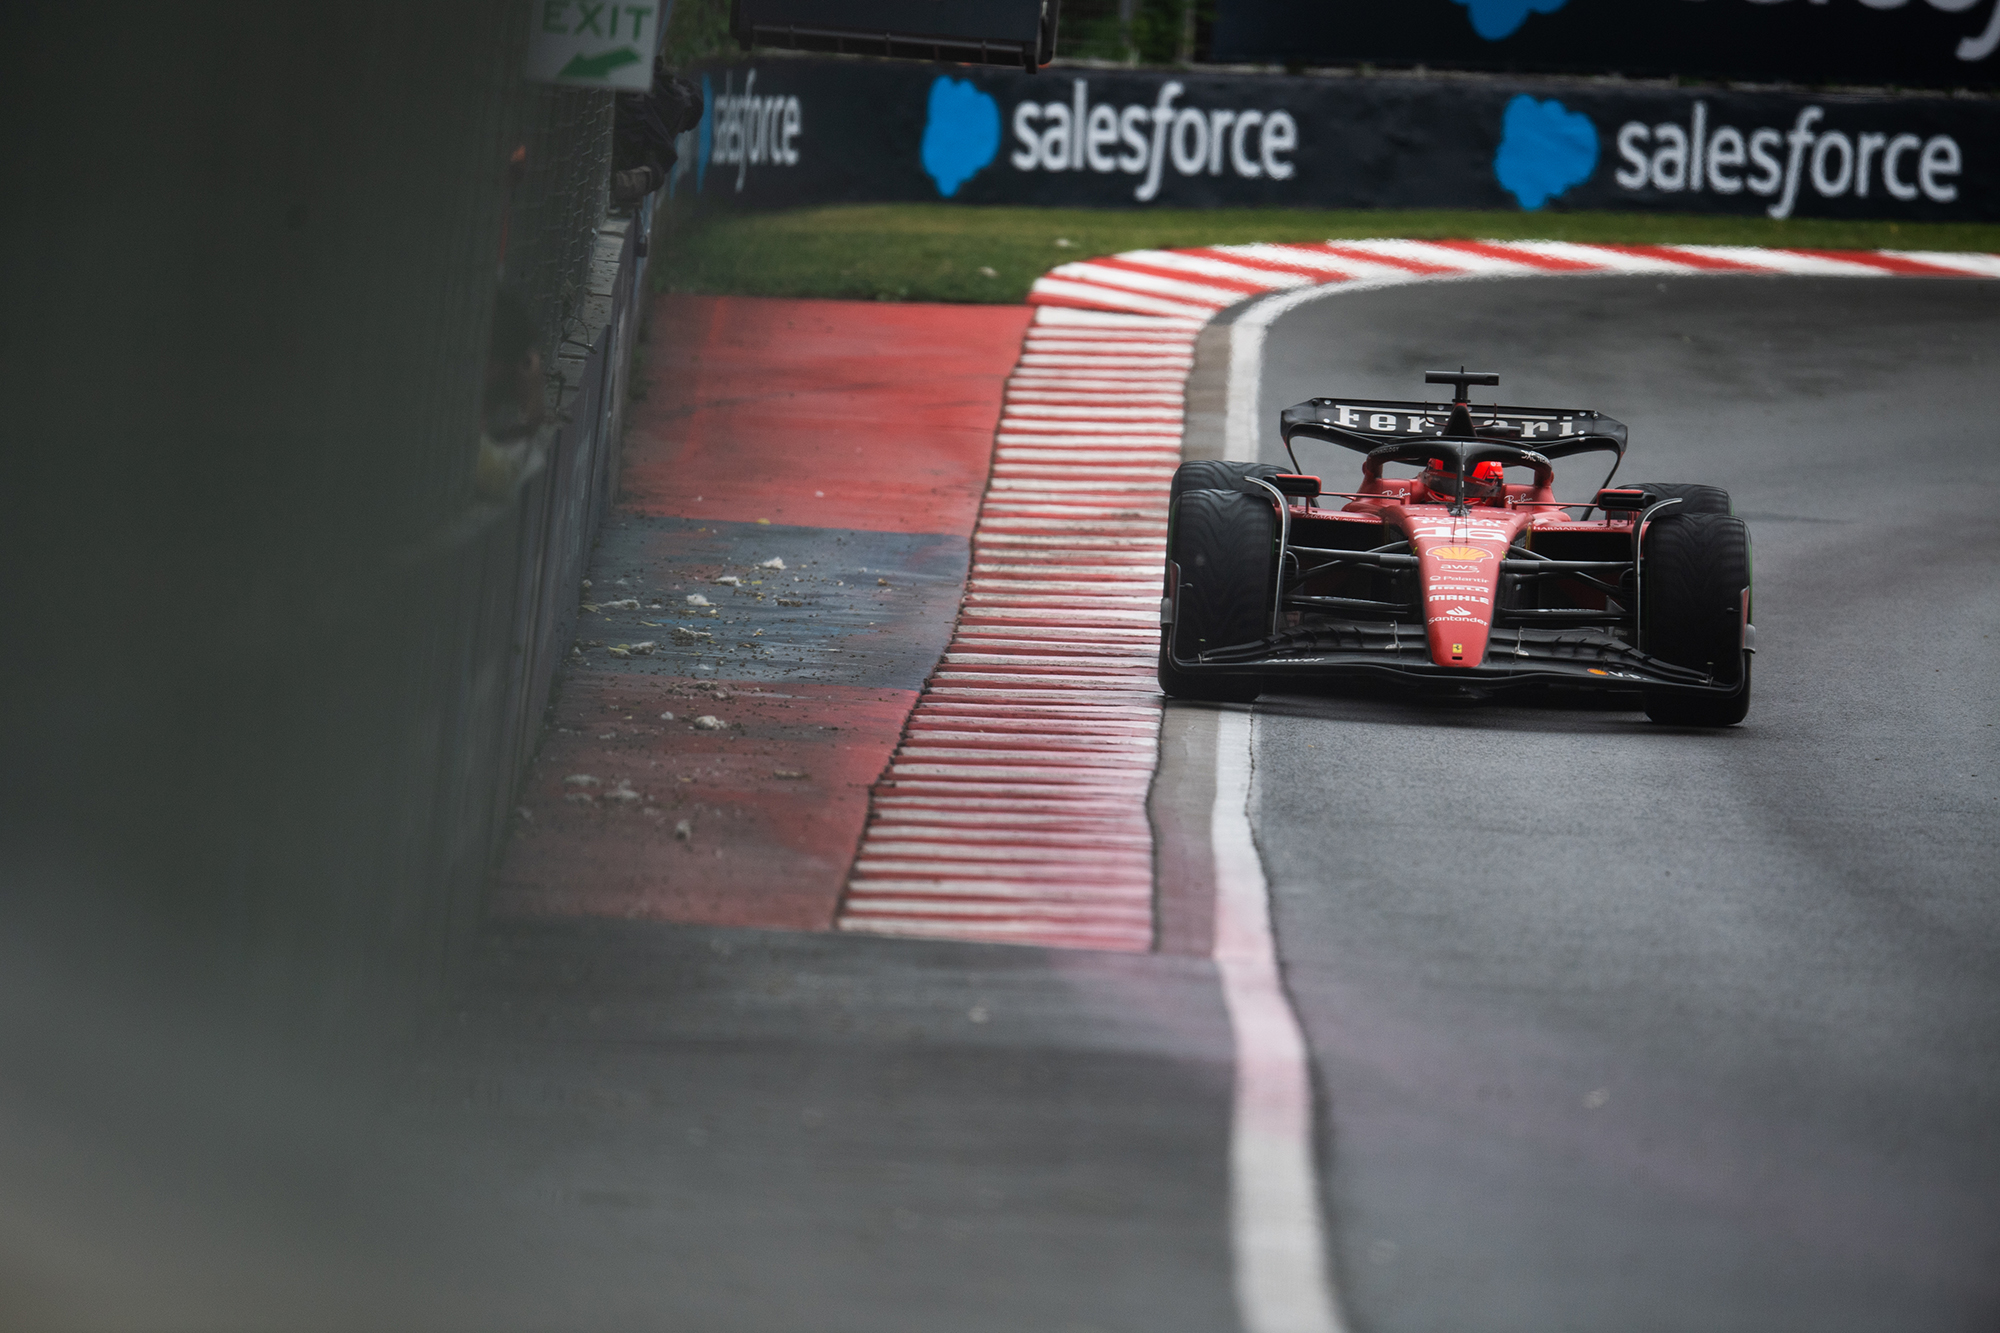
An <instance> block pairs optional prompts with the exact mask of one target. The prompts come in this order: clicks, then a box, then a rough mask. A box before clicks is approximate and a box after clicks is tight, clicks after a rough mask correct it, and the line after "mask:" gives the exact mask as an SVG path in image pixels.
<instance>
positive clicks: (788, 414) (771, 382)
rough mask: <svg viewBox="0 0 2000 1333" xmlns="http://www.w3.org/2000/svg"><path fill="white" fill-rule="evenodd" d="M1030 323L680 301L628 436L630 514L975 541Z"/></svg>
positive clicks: (992, 310)
mask: <svg viewBox="0 0 2000 1333" xmlns="http://www.w3.org/2000/svg"><path fill="white" fill-rule="evenodd" d="M1029 314H1030V312H1029V311H1028V310H1027V309H1025V308H1024V307H1020V306H973V305H964V306H956V305H897V304H885V303H882V302H877V301H778V300H764V299H759V298H754V297H734V296H666V297H662V298H661V300H660V303H659V304H658V305H657V306H656V307H655V308H654V310H653V318H652V329H653V335H652V336H653V339H654V342H653V343H652V344H650V345H649V355H648V365H647V375H648V378H649V380H650V390H649V392H648V394H647V396H646V397H645V399H643V400H642V401H640V402H638V403H635V404H634V405H633V408H632V410H631V413H630V418H629V419H630V423H631V424H630V425H629V426H628V427H627V433H626V446H625V462H624V470H623V473H622V474H621V478H620V482H621V487H622V498H623V500H624V503H626V504H628V505H631V506H632V507H633V508H634V509H636V510H638V511H640V512H643V513H647V514H655V515H676V516H679V517H683V518H699V519H715V520H720V521H729V520H736V521H741V522H753V523H754V522H756V521H757V520H758V519H768V520H769V521H770V522H772V523H790V524H796V525H799V526H803V527H823V528H862V529H866V530H870V531H875V532H946V533H958V534H961V535H962V534H964V533H968V532H970V531H971V530H972V520H973V515H974V513H975V511H976V510H977V509H978V507H979V494H980V491H981V490H982V489H983V488H984V486H985V484H986V469H987V463H988V459H989V456H990V453H991V450H992V447H993V423H994V422H995V421H997V420H998V419H999V416H1000V390H1001V384H1002V382H1003V381H1004V380H1005V378H1006V375H1007V372H1008V371H1009V370H1011V369H1012V368H1013V361H1014V357H1015V355H1016V354H1017V353H1018V352H1019V350H1020V346H1021V334H1022V332H1023V330H1025V329H1026V328H1027V325H1028V318H1029Z"/></svg>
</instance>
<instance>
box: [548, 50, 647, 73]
mask: <svg viewBox="0 0 2000 1333" xmlns="http://www.w3.org/2000/svg"><path fill="white" fill-rule="evenodd" d="M643 59H645V57H644V56H641V55H640V54H639V53H638V52H637V51H634V50H633V49H632V48H631V47H629V46H621V47H618V48H617V49H616V50H613V51H600V52H598V53H597V54H596V55H594V56H586V55H581V54H578V55H573V56H571V57H570V58H569V63H568V64H567V65H564V66H563V67H562V69H561V70H560V71H559V72H558V73H557V74H556V77H557V78H559V79H601V78H603V77H604V76H605V75H607V74H609V73H610V72H611V71H612V70H614V69H623V68H625V66H627V65H636V64H638V63H639V62H640V61H641V60H643Z"/></svg>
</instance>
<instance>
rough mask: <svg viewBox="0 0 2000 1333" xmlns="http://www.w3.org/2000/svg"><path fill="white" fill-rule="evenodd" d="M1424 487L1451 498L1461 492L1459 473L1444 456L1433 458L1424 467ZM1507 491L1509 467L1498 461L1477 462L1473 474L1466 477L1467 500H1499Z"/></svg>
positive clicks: (1441, 496)
mask: <svg viewBox="0 0 2000 1333" xmlns="http://www.w3.org/2000/svg"><path fill="white" fill-rule="evenodd" d="M1421 480H1422V481H1423V484H1424V489H1425V490H1427V491H1429V492H1430V493H1431V494H1432V495H1435V496H1438V497H1439V498H1441V499H1445V500H1449V499H1451V498H1452V497H1453V496H1455V495H1457V494H1458V493H1459V491H1458V474H1457V473H1455V472H1453V471H1452V470H1451V464H1449V463H1448V462H1446V461H1445V460H1444V459H1442V458H1433V459H1432V460H1431V462H1430V466H1429V467H1427V468H1425V469H1424V473H1423V476H1422V478H1421ZM1506 493H1507V469H1506V468H1504V467H1502V466H1501V465H1500V464H1498V463H1493V462H1486V463H1479V464H1476V465H1475V466H1474V467H1473V469H1472V474H1471V475H1470V476H1468V477H1467V478H1466V479H1465V498H1466V499H1467V500H1497V499H1499V498H1501V497H1502V496H1504V495H1506Z"/></svg>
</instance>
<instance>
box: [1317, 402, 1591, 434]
mask: <svg viewBox="0 0 2000 1333" xmlns="http://www.w3.org/2000/svg"><path fill="white" fill-rule="evenodd" d="M1320 420H1321V421H1325V422H1328V423H1330V424H1332V425H1335V426H1343V427H1345V428H1346V429H1348V430H1358V431H1363V432H1365V433H1367V434H1369V435H1398V436H1401V435H1422V434H1424V433H1426V432H1438V431H1442V430H1443V429H1444V421H1443V419H1442V418H1440V417H1436V416H1420V415H1418V414H1417V413H1415V412H1407V411H1402V410H1397V411H1394V412H1385V411H1383V410H1382V409H1381V408H1380V407H1379V406H1375V407H1355V406H1352V405H1350V404H1347V403H1334V404H1332V405H1331V406H1330V407H1328V408H1326V409H1325V411H1324V413H1323V414H1322V415H1321V417H1320ZM1480 424H1481V425H1488V426H1518V427H1520V429H1521V439H1522V440H1523V441H1528V440H1536V439H1549V440H1553V439H1557V438H1559V437H1561V436H1565V435H1580V434H1584V433H1586V432H1585V431H1582V430H1579V429H1578V427H1577V422H1576V418H1574V417H1568V416H1564V415H1562V414H1561V413H1560V412H1539V413H1519V412H1517V413H1516V414H1514V415H1513V416H1508V417H1493V418H1491V419H1488V418H1484V417H1482V418H1480ZM1510 443H1511V442H1510Z"/></svg>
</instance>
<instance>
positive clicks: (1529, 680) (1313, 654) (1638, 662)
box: [1161, 621, 1754, 695]
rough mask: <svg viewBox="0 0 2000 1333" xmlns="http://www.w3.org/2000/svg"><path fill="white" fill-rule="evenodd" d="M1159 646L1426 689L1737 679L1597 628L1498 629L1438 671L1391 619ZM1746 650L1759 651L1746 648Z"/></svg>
mask: <svg viewBox="0 0 2000 1333" xmlns="http://www.w3.org/2000/svg"><path fill="white" fill-rule="evenodd" d="M1162 631H1163V632H1162V636H1161V642H1162V643H1163V644H1164V645H1166V651H1167V652H1169V653H1173V658H1172V661H1173V665H1174V667H1175V669H1176V670H1179V671H1183V672H1187V673H1189V674H1191V675H1203V676H1207V675H1215V676H1308V677H1321V678H1325V679H1369V678H1373V679H1378V680H1395V681H1402V682H1405V683H1411V684H1427V685H1476V686H1480V687H1482V688H1487V689H1492V688H1498V687H1508V686H1520V685H1553V684H1561V685H1577V686H1584V687H1591V688H1597V689H1606V690H1636V689H1647V690H1665V691H1670V692H1673V693H1677V694H1707V695H1716V694H1733V693H1735V692H1736V691H1737V690H1738V689H1740V688H1742V687H1741V684H1740V683H1739V682H1737V681H1729V682H1719V681H1717V680H1716V679H1715V678H1714V677H1713V676H1711V675H1709V674H1708V673H1706V672H1702V671H1696V670H1693V669H1691V668H1688V667H1683V666H1676V665H1675V664H1674V663H1672V662H1663V661H1661V660H1659V659H1658V658H1655V657H1649V656H1647V655H1646V654H1645V653H1642V652H1640V651H1639V650H1638V649H1636V648H1634V647H1632V646H1631V645H1630V644H1628V643H1626V642H1625V641H1624V640H1622V639H1618V638H1614V637H1613V636H1611V635H1609V634H1604V633H1600V632H1596V631H1591V630H1560V629H1537V628H1532V627H1519V628H1517V627H1514V626H1511V625H1510V626H1496V627H1495V628H1494V631H1493V636H1492V638H1491V640H1490V641H1489V643H1488V647H1487V652H1486V661H1485V662H1484V663H1483V664H1481V665H1479V666H1476V667H1458V666H1453V667H1441V666H1438V665H1437V664H1436V663H1434V662H1433V661H1431V656H1430V646H1429V643H1428V641H1427V638H1426V636H1425V633H1424V630H1423V627H1422V626H1421V625H1402V624H1398V623H1396V622H1394V621H1326V622H1319V623H1315V624H1313V625H1310V626H1305V627H1301V628H1299V629H1291V630H1284V631H1281V632H1279V633H1278V634H1275V635H1273V636H1272V637H1271V638H1269V639H1265V640H1261V641H1259V642H1255V643H1245V644H1238V645H1235V646H1233V647H1227V648H1214V649H1210V650H1209V651H1207V652H1204V653H1200V654H1198V655H1196V656H1194V657H1182V656H1180V655H1179V654H1178V653H1175V652H1174V650H1173V648H1172V644H1173V639H1174V636H1173V627H1172V625H1171V624H1168V625H1165V626H1162ZM1745 651H1746V652H1749V651H1754V650H1753V649H1751V648H1749V647H1748V645H1747V644H1746V645H1745Z"/></svg>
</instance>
